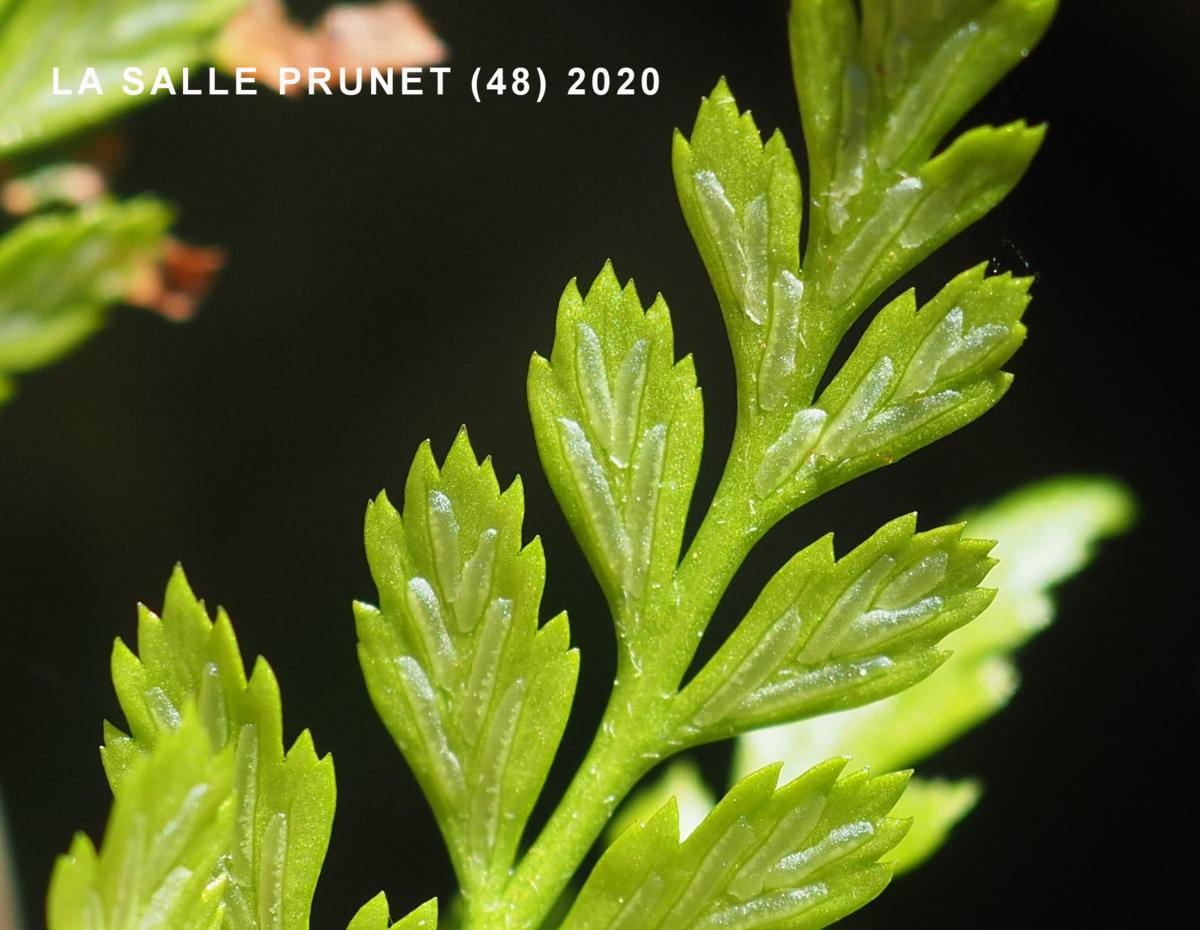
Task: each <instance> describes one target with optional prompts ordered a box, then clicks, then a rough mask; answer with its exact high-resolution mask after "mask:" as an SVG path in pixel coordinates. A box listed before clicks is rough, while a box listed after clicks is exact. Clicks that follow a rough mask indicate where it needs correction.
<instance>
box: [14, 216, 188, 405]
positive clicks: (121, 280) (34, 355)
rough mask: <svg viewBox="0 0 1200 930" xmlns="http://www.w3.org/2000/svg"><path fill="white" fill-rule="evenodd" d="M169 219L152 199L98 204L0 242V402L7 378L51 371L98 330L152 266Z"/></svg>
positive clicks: (23, 227)
mask: <svg viewBox="0 0 1200 930" xmlns="http://www.w3.org/2000/svg"><path fill="white" fill-rule="evenodd" d="M171 218H172V217H171V211H170V210H169V209H168V208H167V207H166V206H165V205H164V204H162V203H161V202H159V201H157V200H154V199H152V198H148V197H147V198H139V199H136V200H130V201H126V202H124V203H116V202H113V201H110V200H102V201H99V202H97V203H94V204H91V205H89V206H87V207H85V208H83V209H80V210H77V211H74V212H71V213H61V214H53V215H49V216H42V217H36V218H34V219H30V220H26V221H25V222H23V223H21V224H20V225H19V226H17V227H16V228H14V229H12V230H10V231H9V232H7V233H5V234H4V235H3V236H2V237H0V395H3V394H4V392H5V385H7V384H8V383H9V381H8V379H9V378H10V377H11V376H13V375H17V374H21V373H23V372H26V371H29V370H31V369H34V368H39V367H41V366H43V365H47V364H49V363H50V362H52V361H54V360H55V359H57V358H58V357H60V356H61V355H63V354H64V353H66V352H68V351H69V350H71V349H73V348H74V347H75V346H76V345H78V344H79V343H80V342H81V341H82V340H83V339H85V338H86V337H87V336H89V335H91V333H92V332H93V331H94V330H95V329H96V328H97V327H98V326H100V324H101V323H102V322H103V321H104V315H105V313H106V311H107V310H108V309H109V308H111V307H112V306H113V305H114V304H116V303H118V302H119V301H120V300H121V298H122V296H123V295H124V294H125V292H126V290H127V288H128V287H129V285H130V283H131V282H132V280H133V279H134V277H135V276H136V275H137V274H138V273H139V272H140V271H142V270H143V269H145V268H146V266H147V265H152V264H153V263H154V262H155V261H157V259H158V256H159V253H160V251H161V248H162V243H163V239H164V237H165V235H166V233H167V229H168V227H169V226H170V223H171ZM0 399H2V397H0Z"/></svg>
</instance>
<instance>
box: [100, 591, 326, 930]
mask: <svg viewBox="0 0 1200 930" xmlns="http://www.w3.org/2000/svg"><path fill="white" fill-rule="evenodd" d="M112 671H113V684H114V686H115V688H116V691H117V698H118V700H119V701H120V704H121V709H122V711H123V712H124V713H125V717H126V719H127V721H128V723H129V734H128V735H126V734H125V733H122V732H121V731H120V730H118V729H117V728H116V727H113V726H111V725H108V726H107V727H106V729H105V745H104V748H103V749H102V750H101V754H102V757H103V759H104V765H105V770H106V772H107V773H108V777H109V781H110V782H111V783H112V786H113V791H114V794H116V796H117V797H118V799H120V798H121V797H122V796H123V794H124V793H125V791H126V790H127V787H126V782H127V781H128V779H129V778H130V777H131V776H130V773H131V772H132V771H133V769H134V767H136V765H138V764H139V761H138V760H139V759H140V758H141V757H142V756H144V754H145V753H147V752H153V751H154V750H155V747H156V746H157V745H158V744H159V743H160V742H161V741H162V740H163V739H165V738H167V737H168V736H169V735H170V734H171V733H172V732H174V731H175V730H176V728H177V727H178V726H179V722H180V720H181V719H182V714H183V708H185V707H187V706H189V705H193V704H194V705H195V706H196V708H197V712H198V714H199V717H200V720H201V722H202V723H203V725H204V727H205V728H206V730H207V731H208V733H209V737H210V738H211V740H212V741H213V744H214V745H216V746H218V747H231V748H230V751H231V752H232V753H233V756H234V785H233V790H234V793H235V795H236V798H237V805H238V809H237V815H236V820H235V824H234V834H233V840H232V842H231V844H230V846H229V847H228V849H227V853H228V860H227V864H226V866H225V868H226V871H227V872H228V878H229V881H228V885H227V887H226V890H225V901H226V912H225V925H226V927H227V928H228V930H265V928H270V930H305V928H307V927H308V920H309V908H310V906H311V903H312V896H313V892H314V891H315V889H316V883H317V876H318V873H319V871H320V868H321V863H322V861H323V859H324V857H325V851H326V849H327V848H328V845H329V834H330V830H331V828H332V823H333V810H334V802H335V798H336V788H335V784H334V774H333V760H332V759H331V758H330V757H329V756H325V757H324V758H318V757H317V754H316V751H315V749H314V748H313V742H312V737H311V735H310V734H309V733H308V731H307V730H306V731H304V732H303V733H301V734H300V736H299V738H298V739H297V740H296V742H295V744H294V745H293V746H292V748H291V749H290V750H289V751H288V752H287V754H286V755H285V754H284V751H283V736H282V732H283V711H282V702H281V700H280V696H279V685H278V683H277V682H276V680H275V675H274V673H273V672H272V671H271V668H270V666H268V665H267V663H266V662H265V661H264V660H262V659H259V660H258V662H257V663H256V664H255V667H254V671H253V674H252V675H251V676H250V678H249V680H247V678H246V673H245V668H244V665H243V663H242V657H241V653H240V652H239V650H238V646H237V640H236V639H235V637H234V633H233V626H232V625H231V623H230V621H229V617H228V616H227V615H226V614H225V612H224V611H218V613H217V618H216V621H215V622H214V621H213V620H211V619H210V618H209V616H208V612H207V610H206V609H205V607H204V605H203V604H202V603H201V602H200V601H198V600H197V599H196V597H195V595H194V594H192V591H191V589H190V588H189V587H188V583H187V579H186V578H185V577H184V574H183V571H182V569H176V571H175V573H174V574H173V575H172V577H171V581H170V583H169V584H168V586H167V593H166V598H165V602H164V606H163V612H162V617H161V618H160V617H158V616H156V615H155V614H153V613H152V612H151V611H150V610H148V609H147V608H145V607H142V608H141V609H140V613H139V618H138V654H137V655H135V654H134V653H133V652H132V651H131V650H130V649H129V648H128V647H127V646H126V645H125V644H124V643H122V642H121V641H120V640H118V641H117V643H116V645H115V647H114V649H113V657H112Z"/></svg>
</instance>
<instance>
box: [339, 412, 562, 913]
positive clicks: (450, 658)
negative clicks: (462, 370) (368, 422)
mask: <svg viewBox="0 0 1200 930" xmlns="http://www.w3.org/2000/svg"><path fill="white" fill-rule="evenodd" d="M523 516H524V498H523V492H522V489H521V484H520V481H519V480H518V481H515V482H513V484H512V486H510V487H509V488H508V490H506V491H504V492H503V493H501V492H500V487H499V485H498V484H497V481H496V475H495V472H494V471H493V469H492V465H491V460H490V459H488V460H485V461H484V462H483V464H479V463H478V462H477V461H476V458H475V453H474V452H473V451H472V449H471V445H470V441H469V440H468V438H467V434H466V432H465V431H463V432H461V433H460V434H459V436H458V438H457V439H456V440H455V442H454V444H453V446H452V447H451V449H450V452H449V454H448V455H447V456H446V461H445V463H444V464H443V466H442V467H441V468H439V467H438V465H437V463H436V462H435V460H434V458H433V453H432V452H431V451H430V449H429V445H428V443H426V444H425V445H423V446H422V447H421V449H420V451H419V452H418V453H417V456H416V459H415V461H414V462H413V466H412V469H411V471H410V472H409V476H408V481H407V484H406V485H405V494H404V512H403V515H401V513H399V512H398V511H397V510H396V509H395V508H394V507H393V506H392V504H391V503H390V501H389V500H388V498H387V496H386V495H385V494H380V496H379V497H378V499H376V500H375V501H374V502H373V503H372V504H371V505H369V507H368V510H367V519H366V547H367V558H368V561H369V562H370V566H371V573H372V575H373V576H374V578H375V583H376V586H377V587H378V589H379V599H380V604H379V607H378V608H375V607H372V606H370V605H367V604H363V603H357V604H355V614H356V617H357V622H358V636H359V657H360V659H361V662H362V666H363V672H364V675H365V677H366V680H367V687H368V690H369V691H370V694H371V698H372V700H373V702H374V704H375V707H376V709H377V710H378V712H379V714H380V716H381V717H382V718H383V721H384V723H385V724H386V726H387V728H388V730H389V732H390V733H391V734H392V737H393V738H394V739H395V741H396V743H397V745H398V746H399V747H400V749H401V751H402V752H403V753H404V756H405V758H406V759H407V760H408V763H409V765H410V766H411V767H412V769H413V771H414V772H415V774H416V776H417V778H418V780H419V781H420V783H421V787H422V788H423V790H424V791H425V794H426V796H427V797H428V799H429V801H430V804H431V805H432V807H433V809H434V812H435V814H436V815H437V818H438V822H439V824H440V826H441V828H442V832H443V835H444V836H445V838H446V841H447V845H448V846H449V847H450V850H451V855H452V858H453V860H454V864H455V867H456V869H457V870H458V874H459V878H460V880H461V882H462V883H463V885H464V888H465V889H466V890H467V892H468V893H470V892H471V891H473V890H476V889H478V888H479V887H480V886H482V885H486V884H488V883H495V882H497V881H500V880H502V879H503V878H504V877H505V876H506V875H507V871H508V868H509V865H510V864H511V862H512V859H513V856H514V855H515V853H516V849H517V845H518V842H519V841H520V837H521V832H522V830H523V829H524V826H525V821H526V819H527V818H528V816H529V813H530V811H531V810H532V808H533V804H534V801H535V800H536V799H537V795H538V792H539V791H540V790H541V787H542V784H543V782H544V781H545V778H546V773H547V772H548V770H549V768H550V763H551V761H552V759H553V757H554V752H555V750H556V748H557V746H558V741H559V739H560V737H561V735H562V731H563V727H564V726H565V724H566V719H567V714H568V712H569V709H570V705H571V698H572V696H573V694H574V688H575V679H576V675H577V672H578V654H577V653H576V652H575V651H574V650H571V649H569V632H568V628H567V618H566V615H565V614H560V615H559V616H558V617H556V618H554V619H553V620H551V621H550V622H548V623H547V624H545V625H544V626H542V627H541V628H540V629H539V628H538V610H539V605H540V602H541V596H542V587H543V584H544V581H545V558H544V556H543V555H542V548H541V543H540V542H539V541H538V540H537V539H536V538H535V539H534V540H533V541H532V542H531V543H529V544H528V545H526V546H524V547H522V542H521V522H522V519H523Z"/></svg>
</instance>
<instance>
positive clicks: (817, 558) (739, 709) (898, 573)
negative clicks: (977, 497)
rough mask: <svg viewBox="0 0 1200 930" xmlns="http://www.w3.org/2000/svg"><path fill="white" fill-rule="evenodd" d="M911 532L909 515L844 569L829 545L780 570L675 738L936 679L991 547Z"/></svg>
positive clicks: (946, 530)
mask: <svg viewBox="0 0 1200 930" xmlns="http://www.w3.org/2000/svg"><path fill="white" fill-rule="evenodd" d="M915 529H916V516H915V515H912V514H910V515H909V516H906V517H901V518H900V519H898V520H894V521H892V522H891V523H889V524H888V525H887V526H885V527H883V528H882V529H881V530H879V531H878V532H877V533H876V534H875V535H874V536H872V537H871V538H870V539H869V540H867V541H866V542H865V543H863V544H862V545H861V546H859V547H858V548H857V549H855V550H854V551H853V552H851V553H849V554H847V555H845V556H843V557H842V558H841V559H837V560H835V559H834V553H833V542H832V537H830V536H826V537H825V538H824V539H822V540H820V541H818V542H816V543H814V544H813V545H811V546H809V547H808V548H807V549H805V550H804V551H803V552H801V553H799V554H798V555H797V556H795V557H794V558H793V559H792V560H791V561H790V562H788V564H787V565H785V566H784V567H783V568H782V569H781V570H780V571H779V573H778V574H776V576H775V577H774V578H773V579H771V581H770V583H768V585H767V586H766V588H765V589H764V590H763V593H762V594H761V595H760V596H759V598H758V600H757V601H756V602H755V603H754V606H753V607H751V609H750V612H749V613H748V614H747V616H746V618H745V619H744V620H743V621H742V623H741V624H739V626H738V628H737V629H736V630H735V631H734V633H733V634H732V635H731V636H730V637H729V639H728V640H727V641H726V642H725V643H724V645H722V647H721V648H720V649H719V650H718V651H717V654H716V655H715V656H714V657H713V658H712V659H711V660H710V661H709V662H708V664H707V665H706V666H705V667H704V668H703V669H702V670H701V671H700V673H699V674H698V675H696V677H695V678H694V679H693V680H692V681H691V682H690V683H689V684H688V685H687V687H686V688H685V689H684V691H683V692H682V694H681V695H680V699H679V700H680V709H679V710H678V711H677V713H678V714H679V719H680V720H681V721H682V722H681V724H680V729H679V731H678V735H679V738H680V739H682V740H685V741H687V742H704V741H707V740H712V739H720V738H722V737H726V736H731V735H734V734H737V733H740V732H742V731H744V730H748V729H752V728H755V727H760V726H765V725H768V724H772V723H778V722H781V721H783V720H796V719H800V718H803V717H811V716H814V715H816V714H821V713H828V712H830V711H834V710H841V709H844V708H847V707H855V706H858V705H860V704H866V703H868V702H871V701H875V700H878V699H879V698H883V697H887V696H888V695H891V694H895V693H896V692H897V691H900V690H902V689H904V688H906V687H908V686H910V685H912V684H914V683H915V682H917V681H920V680H921V679H922V678H924V677H926V676H927V675H929V674H930V673H931V672H932V671H933V670H934V669H936V668H937V667H938V666H939V665H940V664H941V663H942V662H943V661H944V660H945V658H946V654H945V653H944V652H941V651H940V650H939V649H938V643H939V641H940V640H941V639H942V638H943V637H944V636H946V635H947V634H948V633H950V632H951V631H952V630H955V629H958V628H959V627H960V626H962V625H963V624H964V623H966V622H967V621H969V620H971V619H972V618H973V617H975V616H977V615H978V614H979V613H980V611H982V610H983V609H984V607H986V606H987V604H988V602H989V601H990V600H991V592H990V591H985V590H982V589H980V588H978V587H977V586H978V585H979V583H980V582H981V581H982V580H983V578H984V576H985V575H986V574H987V572H988V570H989V568H990V567H991V565H992V560H991V559H989V558H988V557H987V553H988V550H989V549H990V548H991V543H987V542H981V541H979V540H973V539H963V538H962V537H961V534H962V526H961V525H960V526H949V527H940V528H938V529H935V530H929V531H927V532H924V533H916V532H915Z"/></svg>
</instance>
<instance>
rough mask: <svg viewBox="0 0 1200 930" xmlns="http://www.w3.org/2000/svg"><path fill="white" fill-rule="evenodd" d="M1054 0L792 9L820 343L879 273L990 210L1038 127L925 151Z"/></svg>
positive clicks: (810, 277) (877, 281) (825, 1)
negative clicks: (823, 329)
mask: <svg viewBox="0 0 1200 930" xmlns="http://www.w3.org/2000/svg"><path fill="white" fill-rule="evenodd" d="M1055 7H1056V3H1055V0H954V2H934V0H918V2H912V0H867V2H865V3H863V4H862V22H861V24H860V23H859V22H858V19H857V15H856V13H855V8H854V3H853V2H852V0H800V2H796V3H794V4H793V6H792V16H791V45H792V62H793V67H794V72H795V76H796V91H797V96H798V97H799V101H800V111H801V115H802V117H803V120H804V134H805V141H806V143H807V148H808V154H809V169H810V172H811V178H810V188H809V209H810V211H811V216H810V232H809V239H808V247H807V250H806V254H805V261H804V283H805V296H806V299H808V300H811V301H812V304H811V306H812V307H813V308H820V309H821V312H822V315H824V316H825V317H826V318H827V319H828V322H829V328H828V332H829V334H830V338H831V341H830V343H829V344H828V345H827V346H825V347H824V348H825V351H826V353H827V354H831V353H832V350H833V348H834V344H835V342H836V340H837V339H838V338H840V337H841V335H842V333H844V331H845V329H846V328H847V327H848V326H849V325H850V324H851V323H852V322H853V321H854V318H855V317H857V316H858V314H859V313H861V312H862V310H863V309H865V307H866V306H867V305H868V304H869V303H870V302H871V301H872V300H874V299H875V297H877V296H878V295H879V293H880V292H881V291H882V290H883V289H884V288H885V287H887V286H888V285H889V284H890V283H892V282H893V281H895V280H897V279H898V278H899V277H900V276H901V275H903V274H904V273H905V272H906V271H908V270H909V269H910V268H912V267H913V266H914V265H915V264H916V263H917V262H919V261H920V260H921V259H922V258H924V257H925V256H926V255H928V254H929V253H930V252H932V251H933V250H934V249H936V248H937V247H938V246H940V245H941V244H942V243H944V242H946V241H947V240H949V239H950V238H952V237H953V236H955V235H957V234H958V233H959V232H960V231H962V230H963V229H965V228H966V227H967V226H969V225H970V224H971V223H973V222H975V221H976V220H977V219H979V218H980V217H982V216H983V215H984V214H986V213H987V212H988V211H989V210H991V209H992V207H994V206H995V205H996V204H997V203H998V202H999V201H1000V200H1001V199H1002V198H1003V197H1004V196H1005V195H1007V193H1008V192H1009V191H1010V190H1011V189H1012V188H1013V187H1014V186H1015V185H1016V183H1017V181H1018V180H1020V178H1021V176H1022V174H1024V172H1025V169H1026V168H1027V167H1028V165H1029V162H1030V161H1031V160H1032V158H1033V156H1034V154H1035V153H1036V151H1037V149H1038V146H1039V145H1040V143H1041V139H1042V135H1043V129H1042V128H1040V127H1038V128H1032V129H1031V128H1028V127H1026V126H1025V124H1024V123H1022V122H1017V123H1013V124H1010V125H1008V126H1004V127H1000V128H993V127H982V128H979V129H975V130H971V131H970V132H967V133H966V134H964V135H963V136H961V137H959V138H958V139H957V140H956V141H955V142H953V143H952V144H951V145H950V146H949V147H948V148H947V149H946V150H945V151H943V152H942V153H941V154H939V155H937V156H934V157H933V158H930V156H931V155H932V154H933V152H934V150H935V149H936V148H937V146H938V144H939V143H940V142H941V140H942V138H943V137H944V136H945V135H946V134H947V133H948V132H949V131H950V130H951V129H952V127H953V126H954V125H955V124H956V123H957V122H958V121H959V120H960V119H961V118H962V117H963V116H964V115H965V114H966V113H967V111H968V110H969V109H970V108H971V107H972V106H973V105H974V104H975V103H976V102H977V101H978V100H979V99H980V97H982V96H983V94H984V93H985V92H986V91H987V90H988V89H989V88H990V87H991V86H992V85H993V84H995V82H996V81H998V80H999V79H1000V78H1001V77H1002V76H1003V75H1004V74H1005V73H1006V72H1007V71H1008V70H1010V69H1011V68H1013V67H1014V66H1015V65H1016V64H1017V63H1018V62H1020V61H1021V60H1022V59H1023V58H1024V57H1025V56H1026V55H1027V54H1028V53H1029V50H1030V48H1032V46H1033V45H1034V44H1035V43H1036V42H1037V41H1038V39H1039V38H1040V37H1041V35H1042V33H1043V32H1044V31H1045V29H1046V26H1047V25H1048V23H1049V21H1050V19H1051V17H1052V16H1053V13H1054V9H1055Z"/></svg>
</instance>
